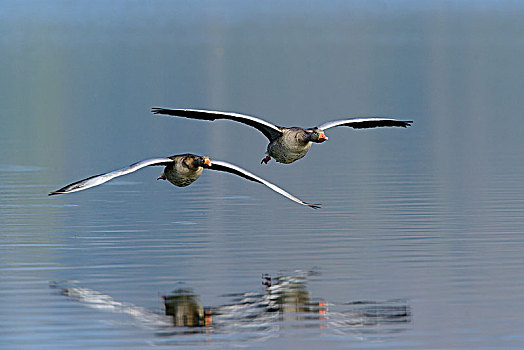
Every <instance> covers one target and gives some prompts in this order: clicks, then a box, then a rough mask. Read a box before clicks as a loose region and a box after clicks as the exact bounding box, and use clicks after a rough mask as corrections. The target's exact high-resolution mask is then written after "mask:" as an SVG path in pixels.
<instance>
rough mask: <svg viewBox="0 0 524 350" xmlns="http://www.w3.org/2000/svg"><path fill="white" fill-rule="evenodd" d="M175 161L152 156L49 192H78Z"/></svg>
mask: <svg viewBox="0 0 524 350" xmlns="http://www.w3.org/2000/svg"><path fill="white" fill-rule="evenodd" d="M171 162H173V160H172V159H171V158H152V159H146V160H143V161H140V162H137V163H134V164H131V165H129V166H127V167H125V168H122V169H118V170H114V171H111V172H109V173H104V174H100V175H95V176H91V177H88V178H87V179H83V180H80V181H77V182H74V183H72V184H69V185H67V186H64V187H62V188H61V189H59V190H56V191H53V192H51V193H49V195H50V196H52V195H55V194H63V193H72V192H78V191H82V190H86V189H88V188H91V187H95V186H98V185H101V184H103V183H105V182H108V181H109V180H111V179H114V178H115V177H118V176H123V175H127V174H129V173H132V172H135V171H137V170H139V169H142V168H144V167H146V166H150V165H166V164H168V163H171Z"/></svg>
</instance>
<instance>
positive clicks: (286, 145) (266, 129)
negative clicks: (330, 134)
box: [152, 108, 413, 164]
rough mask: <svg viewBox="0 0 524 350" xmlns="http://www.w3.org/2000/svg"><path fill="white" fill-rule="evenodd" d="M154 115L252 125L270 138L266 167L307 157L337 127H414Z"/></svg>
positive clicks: (213, 114)
mask: <svg viewBox="0 0 524 350" xmlns="http://www.w3.org/2000/svg"><path fill="white" fill-rule="evenodd" d="M152 112H153V113H154V114H166V115H171V116H176V117H184V118H190V119H201V120H216V119H229V120H234V121H237V122H240V123H243V124H246V125H249V126H252V127H254V128H255V129H257V130H259V131H260V132H262V133H263V134H264V136H266V137H267V138H268V139H269V145H268V146H267V154H268V155H267V157H265V158H264V159H263V160H262V163H266V164H267V162H269V160H270V159H271V157H273V158H275V160H276V161H277V162H279V163H284V164H289V163H293V162H294V161H296V160H298V159H300V158H302V157H304V156H305V155H306V153H307V151H309V149H310V148H311V145H312V144H313V142H315V143H321V142H324V141H326V140H327V139H328V138H327V136H326V135H325V134H324V130H327V129H329V128H333V127H335V126H349V127H351V128H354V129H367V128H376V127H382V126H400V127H404V128H405V127H408V126H410V125H411V124H410V123H413V122H412V121H402V120H395V119H388V118H355V119H343V120H334V121H330V122H326V123H323V124H320V125H319V126H316V127H313V128H308V129H303V128H297V127H293V128H287V127H282V126H277V125H274V124H271V123H269V122H267V121H265V120H262V119H259V118H256V117H252V116H249V115H244V114H239V113H230V112H219V111H208V110H198V109H167V108H153V109H152Z"/></svg>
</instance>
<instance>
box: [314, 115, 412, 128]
mask: <svg viewBox="0 0 524 350" xmlns="http://www.w3.org/2000/svg"><path fill="white" fill-rule="evenodd" d="M411 123H413V121H411V120H396V119H388V118H355V119H343V120H333V121H330V122H325V123H324V124H321V125H319V126H317V128H319V129H321V130H326V129H329V128H333V127H335V126H349V127H351V128H354V129H367V128H376V127H382V126H399V127H403V128H405V127H408V126H411Z"/></svg>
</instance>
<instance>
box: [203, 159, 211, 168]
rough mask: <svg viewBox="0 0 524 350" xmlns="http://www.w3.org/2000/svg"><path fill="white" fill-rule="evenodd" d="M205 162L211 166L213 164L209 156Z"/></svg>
mask: <svg viewBox="0 0 524 350" xmlns="http://www.w3.org/2000/svg"><path fill="white" fill-rule="evenodd" d="M204 164H205V165H207V166H211V165H212V164H211V160H210V159H209V158H206V159H205V160H204Z"/></svg>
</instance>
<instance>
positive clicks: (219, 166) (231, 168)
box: [206, 160, 320, 209]
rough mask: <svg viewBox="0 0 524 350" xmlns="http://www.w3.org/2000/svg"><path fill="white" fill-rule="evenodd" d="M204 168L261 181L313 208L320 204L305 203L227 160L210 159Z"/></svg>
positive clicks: (293, 199) (318, 206) (295, 200)
mask: <svg viewBox="0 0 524 350" xmlns="http://www.w3.org/2000/svg"><path fill="white" fill-rule="evenodd" d="M206 168H208V169H211V170H218V171H225V172H228V173H231V174H235V175H238V176H241V177H243V178H244V179H248V180H251V181H254V182H258V183H261V184H263V185H266V186H267V187H269V188H270V189H272V190H273V191H275V192H277V193H280V194H281V195H283V196H285V197H287V198H289V199H291V200H292V201H294V202H297V203H299V204H302V205H307V206H308V207H311V208H314V209H318V208H320V204H310V203H306V202H304V201H303V200H301V199H299V198H297V197H295V196H293V195H292V194H290V193H288V192H286V191H284V190H283V189H281V188H280V187H278V186H277V185H274V184H272V183H271V182H269V181H266V180H264V179H262V178H260V177H258V176H256V175H254V174H251V173H250V172H249V171H247V170H245V169H242V168H240V167H237V166H236V165H233V164H230V163H227V162H222V161H219V160H212V161H211V165H209V166H206Z"/></svg>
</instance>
